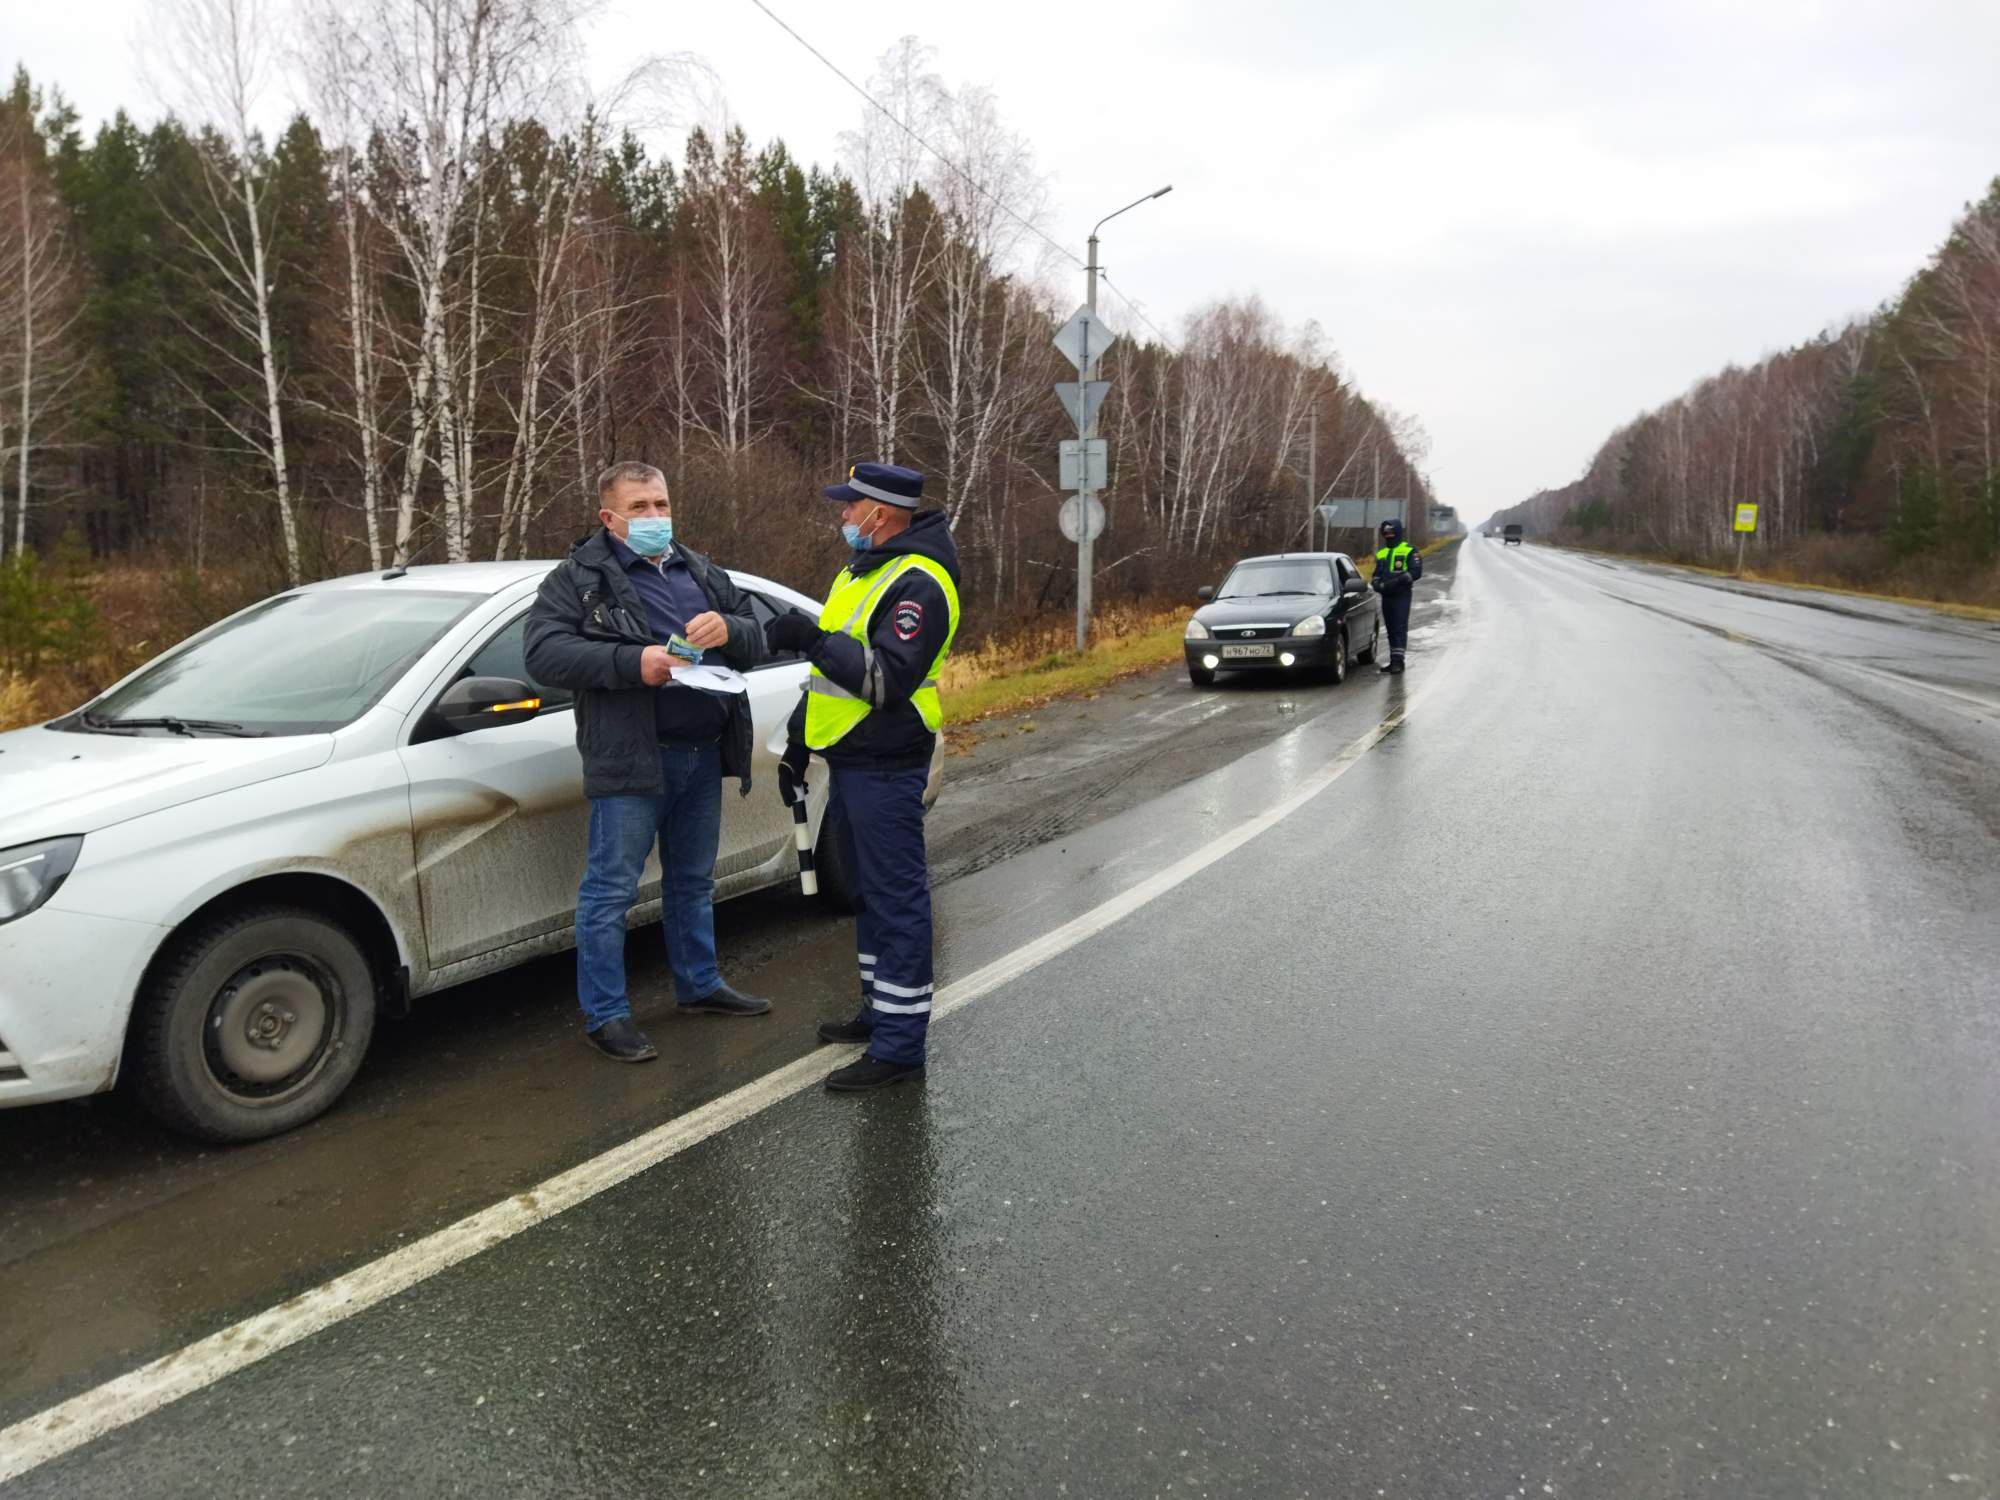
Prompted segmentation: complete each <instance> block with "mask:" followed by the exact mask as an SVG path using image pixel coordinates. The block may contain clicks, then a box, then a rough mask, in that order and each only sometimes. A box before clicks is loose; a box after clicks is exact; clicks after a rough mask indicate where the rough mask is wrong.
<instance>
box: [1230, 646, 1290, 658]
mask: <svg viewBox="0 0 2000 1500" xmlns="http://www.w3.org/2000/svg"><path fill="white" fill-rule="evenodd" d="M1277 654H1278V648H1277V647H1276V646H1224V647H1223V648H1222V658H1223V660H1224V661H1227V660H1229V659H1230V658H1231V657H1235V656H1276V655H1277Z"/></svg>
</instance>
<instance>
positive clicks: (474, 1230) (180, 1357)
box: [0, 652, 1459, 1484]
mask: <svg viewBox="0 0 2000 1500" xmlns="http://www.w3.org/2000/svg"><path fill="white" fill-rule="evenodd" d="M1458 654H1459V653H1457V652H1453V653H1451V654H1450V655H1449V656H1447V657H1445V658H1443V660H1442V663H1441V665H1440V667H1439V671H1438V674H1437V675H1436V676H1435V677H1431V678H1427V679H1426V680H1425V681H1424V682H1423V684H1422V685H1421V686H1420V687H1419V688H1417V690H1416V691H1414V692H1412V693H1410V694H1409V695H1408V697H1407V699H1406V701H1405V702H1403V703H1402V704H1401V705H1400V706H1398V707H1397V708H1395V709H1394V710H1393V711H1392V712H1391V713H1390V714H1389V715H1387V716H1386V717H1385V718H1383V719H1381V720H1380V721H1379V722H1378V723H1376V725H1375V726H1374V727H1373V728H1372V729H1370V730H1368V731H1367V732H1366V733H1364V734H1362V735H1361V736H1360V737H1359V738H1357V739H1355V740H1352V741H1350V742H1349V743H1348V744H1347V745H1345V746H1343V747H1342V748H1341V750H1340V751H1339V752H1338V753H1337V754H1336V755H1335V756H1334V758H1333V759H1332V760H1331V761H1329V762H1328V763H1327V764H1326V766H1325V767H1323V768H1322V769H1320V770H1318V771H1316V772H1314V773H1313V774H1312V775H1311V776H1310V777H1309V778H1308V779H1307V780H1306V782H1305V784H1304V785H1302V786H1301V787H1300V788H1299V789H1298V790H1296V791H1294V792H1292V793H1291V794H1290V795H1289V796H1287V797H1285V798H1284V799H1283V800H1282V801H1280V802H1278V803H1276V804H1274V805H1272V806H1271V807H1268V808H1266V809H1265V810H1264V811H1263V812H1261V813H1258V814H1257V815H1256V816H1254V817H1251V818H1248V819H1245V820H1244V821H1243V822H1241V823H1239V824H1237V825H1236V827H1234V828H1232V829H1230V830H1229V831H1228V832H1227V833H1222V834H1218V835H1217V836H1216V837H1215V838H1213V839H1210V840H1209V841H1208V842H1207V843H1205V844H1203V845H1201V846H1200V847H1199V848H1196V849H1194V850H1192V851H1191V852H1189V853H1187V854H1185V855H1183V856H1181V858H1180V859H1178V860H1176V861H1175V862H1174V863H1172V864H1170V865H1168V866H1167V867H1166V868H1165V869H1163V870H1159V871H1157V872H1155V873H1154V874H1152V875H1149V876H1147V877H1146V878H1145V879H1144V880H1141V881H1140V882H1138V883H1137V884H1136V885H1134V886H1132V887H1131V888H1130V889H1129V890H1125V891H1121V892H1120V893H1119V894H1118V895H1116V896H1113V897H1111V898H1109V899H1108V900H1106V901H1102V902H1100V903H1099V904H1098V905H1096V906H1094V907H1092V908H1091V909H1090V910H1088V911H1086V912H1082V913H1080V914H1079V915H1077V916H1075V917H1072V918H1071V919H1070V920H1069V921H1067V922H1065V923H1063V924H1062V925H1061V926H1060V927H1057V928H1054V929H1053V930H1051V931H1049V932H1046V933H1044V934H1043V935H1042V936H1041V937H1039V938H1036V939H1035V940H1033V941H1032V942H1029V943H1026V944H1024V945H1023V946H1021V947H1019V948H1016V949H1015V950H1014V951H1013V952H1011V953H1008V954H1004V955H1003V956H1001V957H1000V958H996V959H994V960H992V961H991V962H989V963H987V964H985V965H983V966H982V967H980V968H978V969H975V970H974V971H973V972H972V973H970V974H968V975H966V976H965V978H963V979H960V980H956V981H954V982H953V983H951V984H948V985H946V986H944V987H943V988H942V989H940V990H939V991H938V992H937V996H936V998H935V1000H934V1002H933V1007H932V1014H933V1016H934V1017H935V1016H940V1015H948V1014H950V1013H952V1012H954V1011H957V1010H962V1009H963V1008H964V1007H965V1006H967V1005H970V1004H971V1003H972V1002H973V1001H975V1000H977V999H979V998H980V997H981V996H983V995H987V994H990V993H991V992H992V991H994V990H997V989H999V988H1001V987H1002V986H1003V985H1006V984H1009V983H1011V982H1013V981H1014V980H1016V979H1018V978H1020V977H1021V976H1022V975H1024V974H1027V973H1030V972H1031V971H1033V970H1034V969H1036V968H1039V967H1040V966H1041V965H1042V964H1045V963H1047V962H1049V961H1050V960H1051V959H1053V958H1056V957H1058V956H1060V955H1061V954H1063V953H1065V952H1067V951H1068V950H1069V949H1071V948H1074V947H1075V946H1077V944H1079V943H1081V942H1083V941H1085V940H1086V939H1088V938H1090V937H1093V936H1095V935H1096V934H1097V933H1099V932H1102V931H1103V930H1104V929H1105V928H1107V927H1110V926H1112V925H1113V924H1114V923H1116V922H1118V921H1120V920H1122V919H1123V918H1125V917H1127V916H1130V915H1131V914H1132V913H1133V912H1135V911H1137V910H1139V909H1140V908H1141V907H1143V906H1146V905H1147V904H1149V903H1150V902H1153V901H1155V900H1157V899H1158V898H1159V897H1161V896H1163V895H1165V894H1166V893H1167V892H1168V891H1171V890H1173V889H1174V888H1175V887H1176V886H1179V885H1182V884H1184V883H1185V882H1186V881H1188V880H1189V879H1191V878H1193V877H1194V876H1195V875H1197V874H1199V873H1200V872H1201V871H1202V870H1205V869H1207V868H1208V867H1209V866H1210V865H1212V864H1214V863H1215V862H1216V861H1217V860H1220V859H1224V858H1226V857H1227V856H1228V855H1230V854H1232V853H1234V852H1235V851H1236V850H1237V849H1240V848H1241V847H1242V846H1243V845H1245V844H1247V843H1249V842H1250V841H1251V840H1252V839H1254V838H1256V837H1257V836H1258V835H1259V834H1261V833H1263V832H1265V831H1266V830H1267V829H1269V828H1271V827H1272V826H1273V825H1275V824H1277V823H1279V822H1282V821H1283V820H1284V819H1285V818H1288V817H1290V816H1291V815H1292V814H1293V813H1294V812H1297V811H1298V810H1299V809H1300V808H1301V807H1303V806H1304V805H1305V804H1306V803H1308V802H1310V801H1312V799H1313V798H1315V797H1317V796H1318V795H1319V794H1320V793H1321V792H1323V791H1325V790H1326V789H1327V788H1328V787H1330V786H1332V785H1333V783H1334V782H1336V781H1338V780H1339V779H1340V778H1341V777H1342V776H1344V775H1346V774H1347V772H1348V771H1350V770H1352V769H1353V768H1354V767H1355V766H1356V765H1357V764H1359V762H1360V761H1361V759H1362V757H1363V756H1365V755H1366V754H1367V753H1368V752H1369V751H1370V750H1372V749H1374V748H1375V746H1377V745H1378V744H1380V743H1381V742H1382V741H1383V740H1384V739H1386V738H1388V736H1389V735H1391V734H1393V733H1395V731H1396V730H1397V729H1399V728H1401V727H1402V725H1403V724H1404V723H1405V722H1407V721H1408V719H1409V717H1410V715H1411V714H1412V713H1414V712H1415V711H1416V708H1417V706H1418V705H1419V704H1420V703H1421V702H1422V701H1423V700H1424V699H1425V698H1427V697H1429V696H1430V694H1431V693H1432V692H1434V691H1435V690H1436V688H1437V686H1438V685H1439V684H1440V683H1442V682H1444V681H1447V680H1449V677H1450V675H1451V670H1452V662H1453V661H1454V660H1455V659H1456V658H1457V656H1458ZM1307 727H1309V726H1301V728H1300V730H1298V731H1295V732H1297V733H1303V732H1304V730H1305V729H1306V728H1307ZM851 1055H852V1054H851V1049H849V1048H845V1047H836V1048H826V1049H821V1050H819V1051H815V1052H809V1053H807V1054H806V1055H805V1056H804V1057H801V1058H798V1059H796V1060H794V1061H792V1062H789V1063H787V1064H785V1065H784V1066H783V1067H780V1068H777V1069H774V1070H773V1071H771V1072H769V1073H766V1074H764V1075H763V1076H762V1077H761V1078H756V1079H752V1080H751V1081H750V1082H749V1083H746V1084H743V1085H742V1086H740V1087H738V1088H736V1089H733V1090H731V1091H730V1092H729V1093H727V1094H724V1095H722V1096H721V1097H720V1098H717V1099H712V1100H710V1101H709V1102H708V1103H706V1104H703V1105H700V1106H698V1107H697V1108H695V1109H692V1110H690V1111H688V1112H687V1113H686V1114H683V1115H677V1116H676V1117H674V1118H673V1119H671V1120H669V1121H667V1122H666V1123H665V1124H663V1125H658V1126H655V1127H654V1128H653V1129H651V1130H648V1131H646V1132H644V1133H643V1134H640V1135H637V1136H634V1137H633V1138H632V1139H631V1140H628V1141H625V1142H623V1143H621V1144H620V1145H617V1146H613V1147H612V1148H610V1149H609V1150H608V1151H603V1152H600V1153H599V1154H598V1155H596V1156H593V1157H591V1158H590V1159H589V1160H587V1161H583V1162H580V1163H578V1164H577V1165H576V1166H574V1167H570V1168H567V1169H566V1170H564V1171H562V1172H559V1173H557V1174H556V1175H555V1176H553V1177H549V1178H546V1179H544V1180H543V1181H542V1182H539V1183H537V1184H536V1185H535V1186H533V1187H530V1188H527V1189H524V1190H523V1191H521V1192H518V1193H515V1194H514V1195H513V1196H511V1197H509V1198H505V1199H502V1200H501V1201H500V1202H498V1203H494V1204H491V1205H489V1206H488V1207H486V1208H483V1209H480V1210H478V1211H477V1212H476V1213H472V1214H469V1215H467V1216H466V1217H464V1218H462V1219H459V1220H456V1221H455V1222H453V1223H451V1224H447V1225H446V1226H445V1227H444V1228H442V1229H438V1230H434V1231H432V1232H431V1233H430V1234H428V1235H425V1236H424V1237H423V1238H422V1239H420V1240H416V1241H414V1242H412V1243H410V1244H408V1245H404V1246H402V1247H401V1248H400V1249H396V1250H392V1251H390V1252H389V1253H388V1254H386V1255H382V1256H378V1257H377V1258H376V1259H374V1260H372V1261H369V1262H367V1263H365V1264H363V1265H360V1266H357V1267H356V1268H355V1269H353V1270H351V1271H344V1272H342V1273H341V1274H340V1275H338V1276H335V1277H333V1278H332V1279H330V1280H328V1281H324V1282H321V1283H320V1284H319V1285H318V1286H315V1287H312V1288H310V1289H308V1290H307V1291H304V1292H301V1293H299V1294H298V1295H297V1296H295V1297H291V1298H288V1299H287V1300H286V1301H283V1302H280V1303H277V1304H276V1305H275V1306H272V1307H268V1308H266V1309H264V1310H263V1311H262V1312H258V1313H252V1314H251V1315H250V1316H249V1317H247V1318H244V1319H241V1320H240V1321H238V1322H236V1323H232V1324H231V1325H229V1326H228V1327H227V1328H224V1329H222V1330H220V1331H219V1332H217V1333H212V1334H210V1335H208V1336H207V1337H206V1338H202V1339H197V1340H196V1341H195V1342H194V1343H192V1344H186V1345H183V1346H182V1347H181V1348H179V1349H176V1350H174V1351H172V1352H171V1353H168V1354H164V1355H161V1356H160V1357H159V1358H158V1359H155V1360H153V1361H151V1362H150V1363H148V1364H144V1365H141V1366H140V1367H139V1368H138V1369H136V1370H129V1371H127V1372H126V1373H125V1374H123V1375H119V1376H116V1377H114V1378H113V1379H111V1380H108V1381H106V1382H104V1383H103V1384H101V1385H97V1386H93V1387H92V1388H91V1389H89V1390H87V1391H83V1392H80V1393H79V1394H77V1395H75V1396H72V1397H70V1398H69V1399H68V1400H67V1401H62V1402H59V1403H57V1404H56V1405H55V1406H51V1407H49V1408H47V1409H46V1410H43V1411H40V1412H37V1413H35V1414H34V1415H33V1416H30V1417H24V1418H22V1419H21V1420H20V1421H19V1422H16V1423H15V1424H13V1425H12V1426H11V1427H8V1428H6V1429H5V1430H4V1431H0V1484H6V1483H8V1482H9V1481H11V1480H14V1479H18V1478H19V1477H20V1476H21V1475H23V1474H26V1473H28V1472H30V1471H31V1470H34V1469H38V1468H40V1467H42V1466H43V1465H44V1464H47V1463H50V1462H52V1461H54V1460H55V1459H58V1458H61V1457H62V1456H63V1455H65V1454H67V1453H70V1452H73V1451H74V1450H76V1449H78V1448H81V1447H83V1446H85V1445H86V1444H89V1443H92V1442H95V1441H96V1440H97V1439H98V1438H101V1437H108V1436H109V1435H110V1434H111V1433H113V1432H116V1431H118V1430H119V1429H120V1428H123V1427H128V1426H130V1425H131V1424H132V1423H134V1422H136V1421H138V1420H140V1419H141V1418H142V1417H146V1416H150V1415H151V1414H152V1413H153V1412H156V1411H159V1410H161V1409H162V1408H164V1407H167V1406H170V1405H172V1404H173V1403H174V1402H176V1401H179V1400H181V1399H182V1398H183V1397H186V1396H191V1395H193V1394H195V1393H196V1392H197V1391H201V1390H205V1389H206V1388H208V1387H209V1386H212V1385H215V1384H217V1383H219V1382H220V1381H222V1380H223V1379H225V1378H227V1377H228V1376H230V1375H233V1374H235V1373H236V1372H237V1371H239V1370H243V1369H247V1368H248V1367H249V1366H251V1365H253V1364H256V1363H257V1362H259V1361H260V1360H263V1359H265V1358H267V1357H268V1356H270V1355H273V1354H276V1353H278V1352H279V1351H280V1350H282V1349H288V1348H290V1347H291V1346H292V1345H294V1344H297V1343H301V1342H303V1341H304V1340H306V1339H308V1338H310V1337H312V1336H313V1335H314V1334H316V1333H319V1332H322V1331H323V1330H325V1329H327V1328H331V1327H332V1326H334V1325H335V1324H337V1323H342V1322H345V1321H346V1320H347V1319H349V1318H352V1317H355V1316H357V1315H359V1314H361V1313H363V1312H366V1311H368V1310H369V1309H370V1308H372V1307H375V1306H377V1305H379V1304H381V1303H383V1302H386V1301H388V1300H389V1299H390V1298H391V1297H394V1296H396V1295H397V1294H399V1293H401V1292H405V1291H408V1290H409V1289H410V1288H412V1287H414V1286H417V1285H419V1284H420V1283H422V1282H424V1281H427V1280H429V1279H430V1278H431V1277H432V1276H435V1275H437V1274H438V1273H439V1272H441V1271H445V1270H449V1269H450V1268H451V1267H453V1266H455V1265H458V1264H460V1263H462V1262H464V1261H467V1260H470V1259H471V1258H472V1257H473V1256H475V1255H478V1254H480V1253H481V1252H482V1251H486V1250H491V1249H494V1248H495V1247H497V1246H499V1245H502V1244H505V1243H506V1242H507V1241H508V1240H510V1239H513V1238H514V1237H515V1236H516V1235H519V1234H521V1233H522V1232H524V1231H525V1230H528V1229H532V1228H534V1227H535V1226H536V1225H538V1224H542V1223H546V1222H547V1221H548V1220H550V1219H552V1218H554V1217H556V1215H558V1214H560V1213H563V1212H565V1211H566V1210H568V1209H571V1208H574V1207H576V1206H577V1205H578V1204H581V1203H585V1202H588V1201H589V1200H590V1199H592V1198H595V1197H597V1196H598V1195H599V1194H601V1193H604V1192H606V1191H608V1190H610V1189H611V1188H614V1187H616V1186H618V1185H619V1184H620V1183H622V1182H625V1181H628V1180H629V1179H631V1178H633V1177H636V1176H637V1175H638V1174H639V1173H641V1172H643V1171H645V1170H647V1169H648V1168H650V1167H655V1166H658V1165H659V1164H660V1163H661V1162H664V1161H667V1160H669V1159H670V1158H672V1157H674V1156H677V1155H679V1154H680V1153H681V1152H683V1151H686V1150H687V1149H689V1148H690V1147H692V1146H697V1145H699V1144H701V1142H703V1141H705V1140H707V1139H709V1137H711V1136H714V1135H719V1134H721V1133H722V1132H723V1131H725V1130H727V1129H728V1128H729V1127H730V1126H732V1125H735V1124H737V1123H739V1122H741V1121H743V1120H746V1119H749V1118H750V1117H751V1116H753V1115H757V1114H761V1113H762V1112H763V1111H764V1110H766V1109H768V1108H770V1107H771V1106H772V1105H774V1104H778V1103H780V1102H782V1101H783V1100H785V1099H789V1098H791V1097H792V1096H793V1095H794V1094H798V1093H801V1092H803V1091H804V1090H805V1089H807V1088H810V1087H811V1086H812V1085H813V1084H815V1083H817V1082H819V1081H820V1080H821V1079H823V1078H825V1077H826V1075H827V1074H829V1073H831V1072H832V1071H833V1070H834V1069H835V1068H837V1067H839V1066H841V1065H842V1064H843V1063H845V1062H847V1061H848V1060H849V1058H850V1057H851Z"/></svg>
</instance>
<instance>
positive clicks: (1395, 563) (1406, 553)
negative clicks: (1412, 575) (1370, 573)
mask: <svg viewBox="0 0 2000 1500" xmlns="http://www.w3.org/2000/svg"><path fill="white" fill-rule="evenodd" d="M1416 550H1417V549H1416V548H1414V547H1412V546H1411V545H1410V544H1409V543H1408V542H1398V543H1396V545H1395V546H1393V547H1378V548H1377V549H1376V551H1375V571H1376V572H1377V573H1381V572H1384V571H1387V572H1390V573H1407V572H1409V571H1410V554H1411V553H1412V552H1414V551H1416Z"/></svg>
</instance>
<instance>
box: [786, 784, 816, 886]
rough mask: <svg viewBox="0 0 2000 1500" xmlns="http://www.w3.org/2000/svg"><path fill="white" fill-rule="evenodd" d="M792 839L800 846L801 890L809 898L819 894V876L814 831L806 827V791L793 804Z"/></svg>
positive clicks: (801, 789)
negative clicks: (815, 869) (814, 864)
mask: <svg viewBox="0 0 2000 1500" xmlns="http://www.w3.org/2000/svg"><path fill="white" fill-rule="evenodd" d="M792 837H793V839H794V840H795V841H796V842H797V843H798V846H799V889H800V890H801V891H803V892H805V894H806V895H808V896H817V895H818V894H819V876H817V875H815V874H814V873H813V846H812V830H811V829H809V828H807V827H806V798H805V789H804V788H803V787H801V788H800V789H799V798H798V801H796V802H794V803H793V804H792Z"/></svg>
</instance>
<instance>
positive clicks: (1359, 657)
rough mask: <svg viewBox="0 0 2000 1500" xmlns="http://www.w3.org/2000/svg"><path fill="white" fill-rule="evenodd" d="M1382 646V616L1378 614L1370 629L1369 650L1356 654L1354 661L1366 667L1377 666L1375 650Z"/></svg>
mask: <svg viewBox="0 0 2000 1500" xmlns="http://www.w3.org/2000/svg"><path fill="white" fill-rule="evenodd" d="M1381 644H1382V616H1381V615H1380V614H1377V615H1376V616H1375V621H1374V623H1373V624H1371V625H1370V626H1369V627H1368V649H1367V650H1365V651H1359V652H1356V653H1355V657H1354V659H1355V660H1356V661H1358V662H1360V663H1362V664H1363V665H1364V666H1373V665H1374V664H1375V648H1376V647H1377V646H1379V645H1381Z"/></svg>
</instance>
